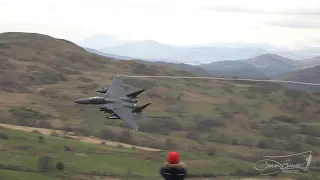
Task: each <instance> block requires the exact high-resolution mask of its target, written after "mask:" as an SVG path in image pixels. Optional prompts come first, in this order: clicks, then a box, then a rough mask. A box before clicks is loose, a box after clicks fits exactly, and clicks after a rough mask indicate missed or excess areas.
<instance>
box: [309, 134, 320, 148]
mask: <svg viewBox="0 0 320 180" xmlns="http://www.w3.org/2000/svg"><path fill="white" fill-rule="evenodd" d="M306 143H307V144H310V145H315V146H320V139H318V138H316V137H315V136H310V135H307V137H306Z"/></svg>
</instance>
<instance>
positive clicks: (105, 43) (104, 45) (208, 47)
mask: <svg viewBox="0 0 320 180" xmlns="http://www.w3.org/2000/svg"><path fill="white" fill-rule="evenodd" d="M78 44H79V45H80V46H82V47H87V48H92V49H95V50H98V51H99V52H102V53H106V54H112V55H117V56H126V57H131V58H132V59H143V60H148V61H162V62H170V63H186V64H203V63H211V62H216V61H223V60H239V59H248V58H252V57H255V56H259V55H262V54H277V55H280V56H282V57H286V58H290V59H295V60H300V59H310V58H313V57H316V56H320V47H310V48H305V49H302V50H289V49H284V48H276V47H272V46H270V45H266V44H257V43H247V44H245V43H212V44H203V45H194V46H173V45H167V44H162V43H159V42H157V41H153V40H143V41H122V40H119V39H118V38H116V37H113V36H97V37H91V38H89V39H86V40H84V41H82V42H79V43H78Z"/></svg>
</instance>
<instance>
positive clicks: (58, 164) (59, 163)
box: [56, 162, 64, 171]
mask: <svg viewBox="0 0 320 180" xmlns="http://www.w3.org/2000/svg"><path fill="white" fill-rule="evenodd" d="M56 168H57V170H59V171H62V170H63V169H64V164H63V163H62V162H58V163H57V164H56Z"/></svg>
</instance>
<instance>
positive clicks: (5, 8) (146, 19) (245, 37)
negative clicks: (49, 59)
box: [0, 0, 320, 48]
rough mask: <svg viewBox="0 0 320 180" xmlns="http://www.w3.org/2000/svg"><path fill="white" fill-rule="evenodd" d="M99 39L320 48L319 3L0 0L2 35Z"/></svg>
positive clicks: (276, 0)
mask: <svg viewBox="0 0 320 180" xmlns="http://www.w3.org/2000/svg"><path fill="white" fill-rule="evenodd" d="M8 31H23V32H36V33H42V34H47V35H50V36H53V37H57V38H64V39H68V40H71V41H73V42H79V41H82V40H84V39H86V38H88V37H91V36H95V35H112V36H117V37H119V38H120V39H124V40H155V41H158V42H161V43H165V44H171V45H192V44H206V43H215V42H226V43H228V42H240V43H267V44H270V45H273V46H277V47H286V48H301V47H304V46H319V45H320V0H90V1H89V0H28V1H26V0H0V33H1V32H8Z"/></svg>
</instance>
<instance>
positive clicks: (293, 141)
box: [0, 33, 320, 171]
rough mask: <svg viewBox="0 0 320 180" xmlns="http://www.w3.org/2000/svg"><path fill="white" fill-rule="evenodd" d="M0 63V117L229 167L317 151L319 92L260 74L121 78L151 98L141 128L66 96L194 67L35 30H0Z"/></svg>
mask: <svg viewBox="0 0 320 180" xmlns="http://www.w3.org/2000/svg"><path fill="white" fill-rule="evenodd" d="M0 62H1V66H0V77H1V79H0V98H1V104H0V123H6V124H16V125H23V126H36V127H44V128H57V129H65V130H69V131H74V132H76V133H78V134H82V135H86V136H87V135H93V136H98V137H101V138H105V139H109V140H116V141H121V142H124V143H130V144H136V145H143V146H147V147H153V148H160V149H179V150H186V151H190V152H191V151H196V152H205V153H207V154H208V155H215V154H219V159H221V161H222V162H229V161H232V162H233V164H238V165H239V166H238V165H236V167H237V168H238V167H239V168H242V167H247V166H245V165H244V164H246V163H247V164H248V167H249V166H251V165H250V163H254V162H256V161H257V160H259V158H261V156H262V154H263V153H264V154H265V153H267V154H272V153H275V152H277V153H279V152H282V153H285V152H300V151H303V150H309V149H312V150H313V151H314V153H315V154H313V155H314V156H317V154H319V153H320V148H319V147H320V146H319V145H320V142H319V139H317V137H318V136H319V135H320V134H319V132H320V129H319V126H316V125H315V124H316V123H319V121H318V120H319V118H320V111H319V107H320V106H319V103H320V95H316V94H306V93H302V92H297V91H289V90H285V89H282V88H280V86H279V85H276V84H271V83H261V82H260V83H252V82H244V83H242V84H237V83H236V82H223V81H213V80H210V81H209V80H200V79H196V80H191V79H187V80H183V79H160V78H158V79H149V78H145V79H135V78H126V79H124V82H125V83H126V84H128V85H132V86H135V87H138V88H147V91H146V92H145V93H144V94H142V95H141V96H140V98H139V102H138V103H139V104H145V103H147V102H152V105H151V106H149V107H148V108H147V109H146V110H145V113H146V116H147V117H148V120H147V122H144V121H142V120H139V119H138V120H137V123H138V124H139V125H140V126H141V130H140V131H139V132H131V131H128V130H127V128H125V127H124V123H123V122H122V121H121V120H109V119H106V118H105V114H103V113H100V112H99V110H98V109H97V108H95V107H93V106H85V105H77V104H75V103H74V102H73V100H74V99H76V98H79V97H87V96H92V95H97V94H96V93H95V90H96V89H98V88H101V87H105V86H107V85H108V83H110V81H111V79H112V76H113V75H114V74H120V75H121V74H130V75H176V76H181V75H183V76H196V75H197V74H195V73H191V72H186V71H182V70H175V69H172V68H169V67H165V66H161V65H150V64H144V63H142V62H137V61H121V60H112V59H109V58H106V57H102V56H99V55H96V54H93V53H89V52H87V51H85V50H84V49H83V48H80V47H78V46H76V45H75V44H73V43H72V42H69V41H66V40H61V39H55V38H53V37H49V36H46V35H41V34H33V33H4V34H0ZM279 150H281V151H279ZM203 163H211V162H203ZM197 166H198V165H195V167H197ZM217 167H218V166H217ZM234 169H235V168H227V170H226V171H229V170H230V171H233V170H234ZM252 169H253V168H252V166H251V170H252Z"/></svg>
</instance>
